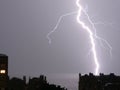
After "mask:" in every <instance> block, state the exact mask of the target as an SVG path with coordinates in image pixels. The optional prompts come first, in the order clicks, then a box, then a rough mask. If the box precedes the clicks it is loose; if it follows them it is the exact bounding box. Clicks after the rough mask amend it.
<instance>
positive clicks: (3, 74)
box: [0, 54, 8, 90]
mask: <svg viewBox="0 0 120 90" xmlns="http://www.w3.org/2000/svg"><path fill="white" fill-rule="evenodd" d="M7 82H8V56H7V55H5V54H0V90H6V89H7V86H8V85H7V84H8V83H7Z"/></svg>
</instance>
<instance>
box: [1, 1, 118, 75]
mask: <svg viewBox="0 0 120 90" xmlns="http://www.w3.org/2000/svg"><path fill="white" fill-rule="evenodd" d="M75 2H76V0H59V1H58V0H19V1H18V0H0V53H4V54H7V55H8V56H9V75H10V76H22V75H27V76H39V75H40V74H46V75H48V76H49V73H57V74H61V73H62V74H63V73H65V74H69V75H73V74H76V73H79V72H80V73H82V74H85V73H89V72H94V70H95V64H94V61H93V58H92V56H91V55H89V54H88V52H89V51H90V41H89V38H88V33H87V32H86V31H85V30H83V29H82V28H81V26H80V25H79V24H78V23H77V22H76V15H71V16H68V17H65V18H64V19H63V20H62V21H61V23H60V25H59V27H58V29H57V30H56V31H55V32H54V33H53V34H52V35H51V36H50V37H51V39H52V43H51V45H49V43H48V40H47V38H46V35H47V33H49V32H50V31H51V30H52V29H53V28H54V26H55V24H56V23H57V20H58V18H59V17H60V16H61V15H63V14H65V13H68V12H73V11H77V10H78V8H77V6H76V4H75ZM81 4H82V5H83V7H84V8H85V7H86V10H87V12H88V14H89V15H90V17H91V19H92V21H93V22H96V23H97V22H103V23H105V25H103V24H98V25H95V26H96V29H97V34H98V35H99V36H100V37H102V38H104V39H106V40H107V41H108V42H109V44H110V45H111V46H112V48H113V50H112V54H113V55H112V57H110V55H109V51H108V50H107V49H105V48H103V47H100V46H99V45H98V44H97V50H98V57H99V63H100V72H103V73H110V72H114V73H115V74H119V75H120V71H119V69H120V65H119V63H120V40H119V38H120V30H119V28H120V20H119V19H120V17H119V16H120V12H119V9H120V5H119V4H120V1H119V0H84V1H83V0H81ZM84 18H85V17H84V16H83V17H82V20H83V21H85V22H86V20H84Z"/></svg>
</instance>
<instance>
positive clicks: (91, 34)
mask: <svg viewBox="0 0 120 90" xmlns="http://www.w3.org/2000/svg"><path fill="white" fill-rule="evenodd" d="M76 5H77V7H78V11H75V12H70V13H67V14H64V15H61V16H60V18H59V19H58V22H57V23H56V25H55V27H54V28H53V30H52V31H51V32H49V33H48V34H47V36H46V37H47V39H48V40H49V44H51V38H50V35H51V34H52V33H53V32H55V31H56V29H57V28H58V26H59V24H60V22H61V20H62V19H63V18H64V17H66V16H70V15H73V14H77V17H76V20H77V22H78V24H80V26H82V28H83V29H84V30H86V31H87V33H88V34H89V38H90V44H91V52H92V55H93V60H94V62H95V65H96V68H95V75H98V74H99V68H100V65H99V62H98V56H97V50H96V39H97V40H99V41H100V45H101V46H102V47H104V48H105V49H106V47H108V48H107V49H108V50H109V52H110V55H111V56H112V47H111V45H110V44H109V43H108V42H107V41H106V40H105V39H103V38H101V37H99V36H98V35H97V33H96V28H95V24H96V23H93V22H92V20H91V19H90V17H89V15H88V13H87V12H86V10H85V9H83V7H82V5H81V4H80V0H76ZM82 13H84V14H85V16H86V17H87V20H88V22H89V23H90V24H91V26H92V29H90V28H89V27H88V26H87V25H86V24H85V23H84V22H83V21H82V20H81V19H80V18H81V14H82ZM103 43H104V44H103ZM105 45H106V46H105Z"/></svg>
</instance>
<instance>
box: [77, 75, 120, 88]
mask: <svg viewBox="0 0 120 90" xmlns="http://www.w3.org/2000/svg"><path fill="white" fill-rule="evenodd" d="M78 84H79V86H78V90H120V76H116V75H114V74H113V73H111V74H109V75H104V74H100V75H99V76H95V75H93V74H92V73H90V74H89V75H87V74H86V75H81V74H79V83H78Z"/></svg>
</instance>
